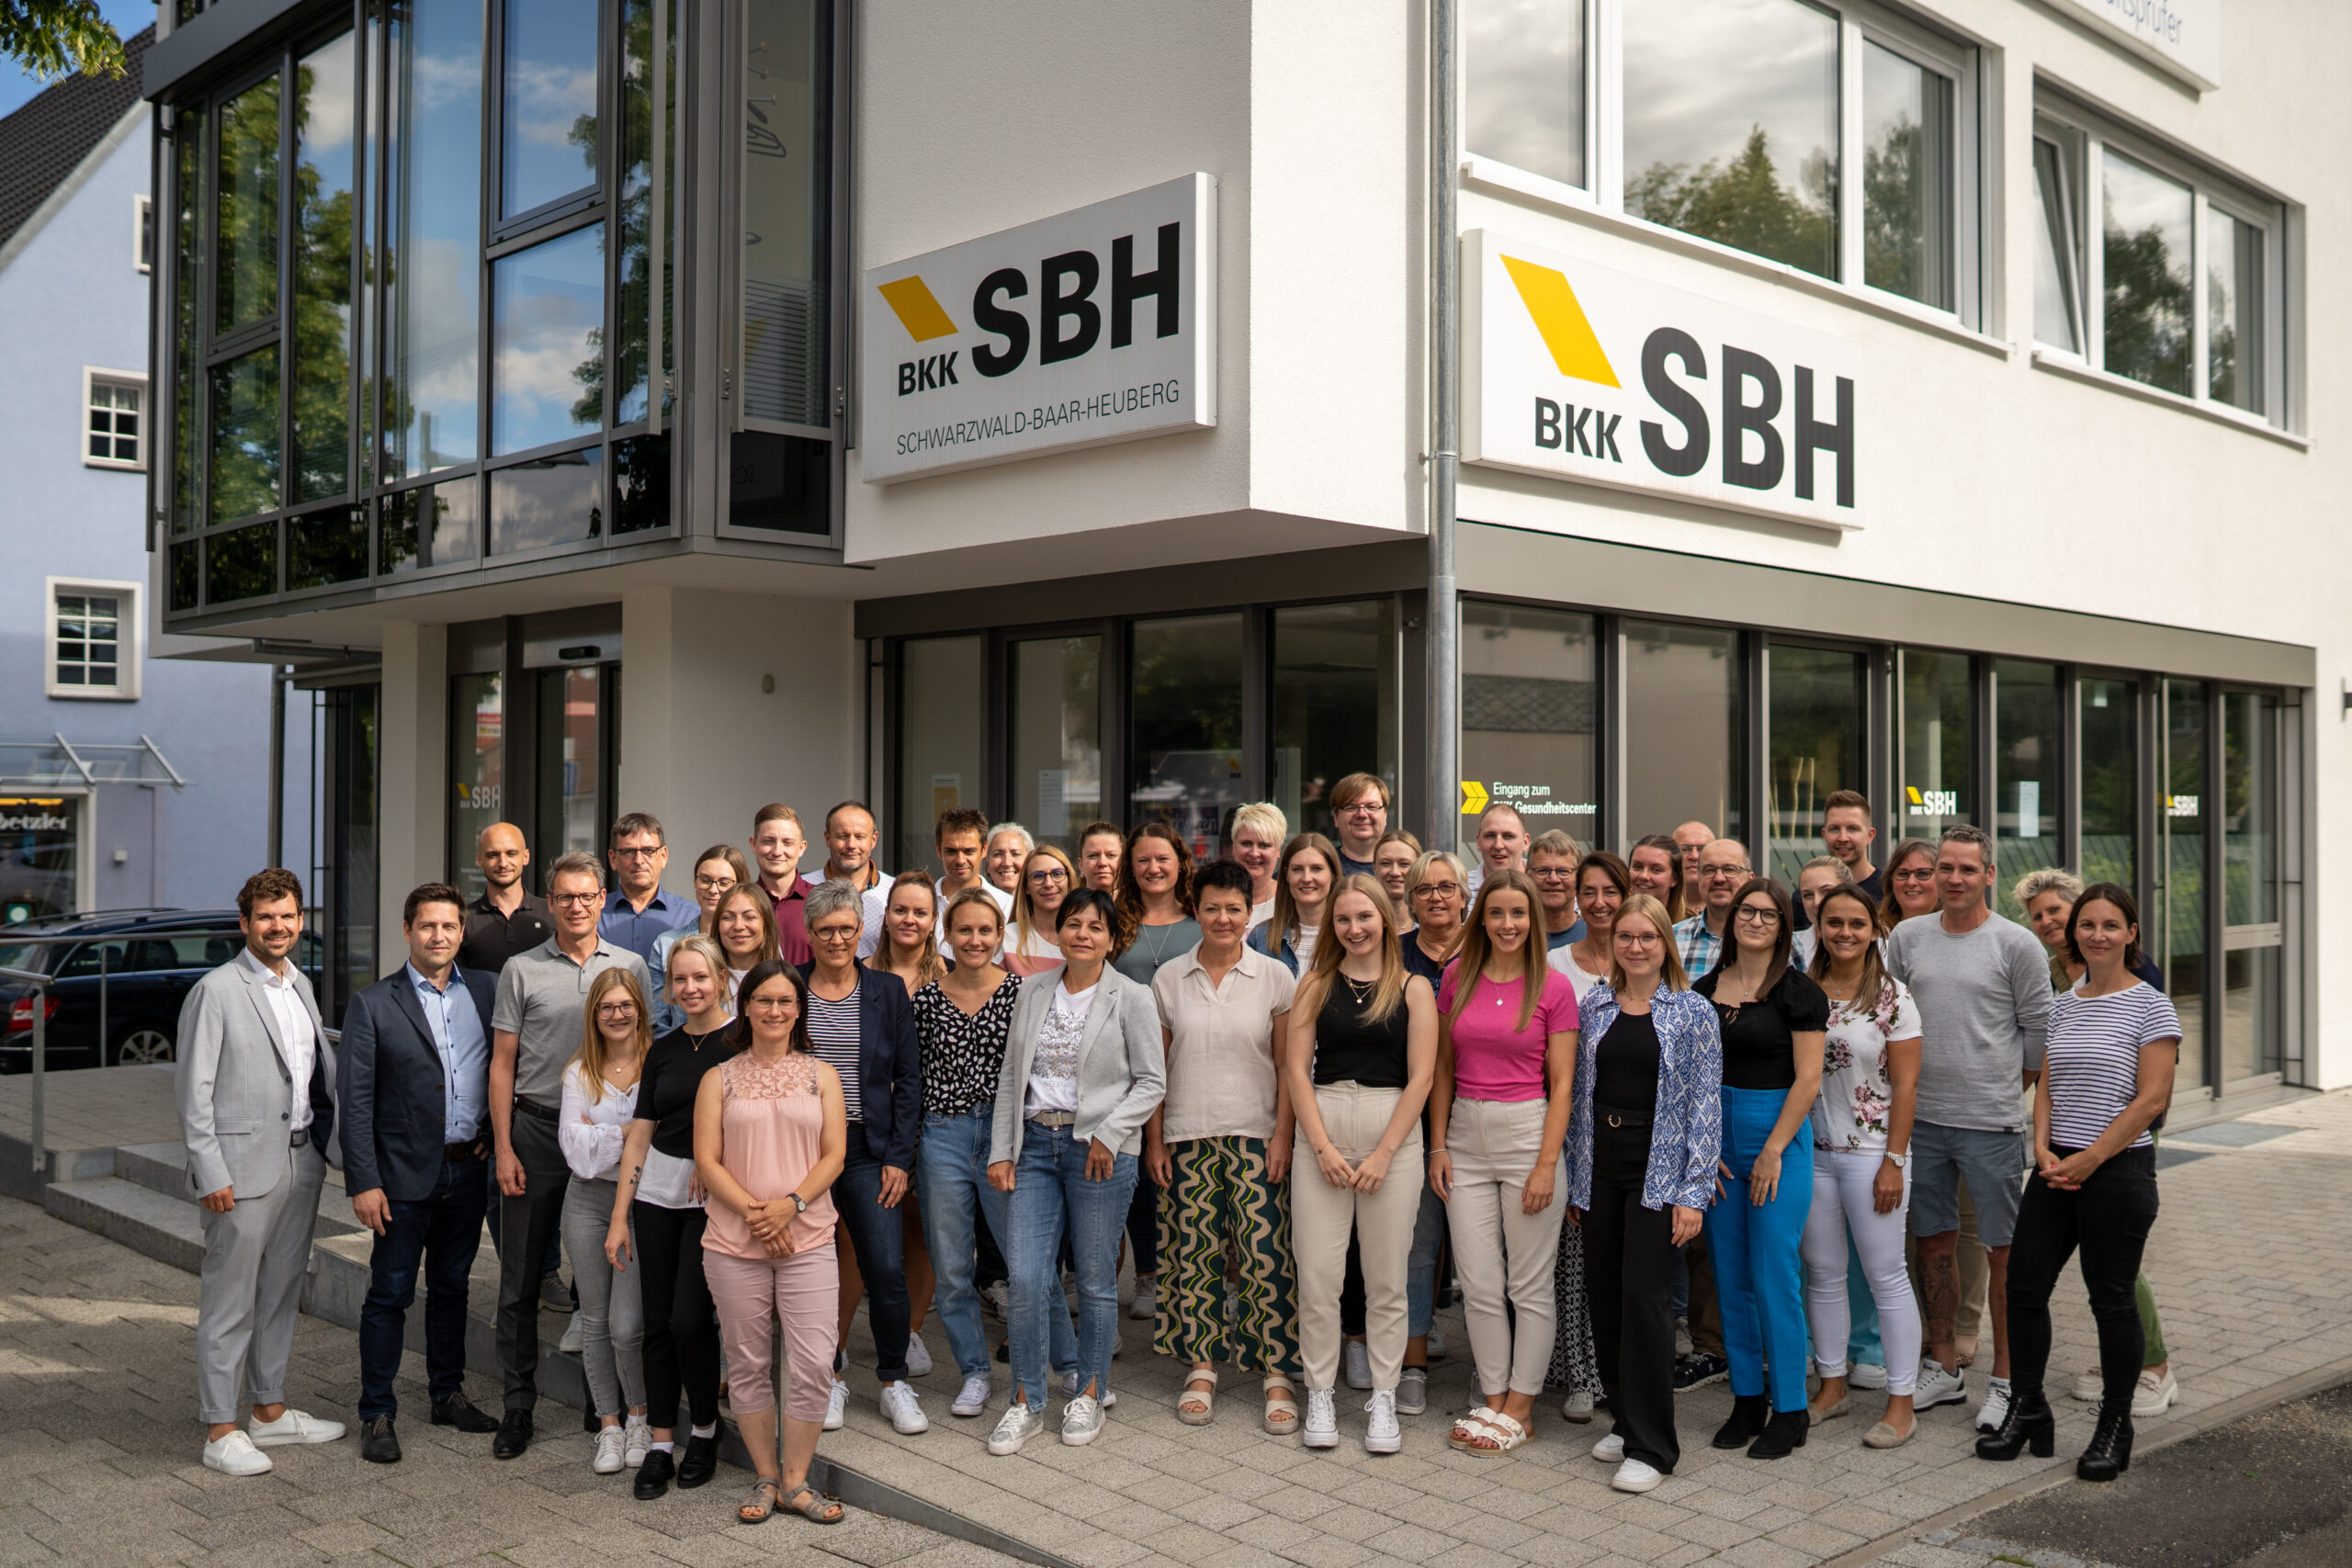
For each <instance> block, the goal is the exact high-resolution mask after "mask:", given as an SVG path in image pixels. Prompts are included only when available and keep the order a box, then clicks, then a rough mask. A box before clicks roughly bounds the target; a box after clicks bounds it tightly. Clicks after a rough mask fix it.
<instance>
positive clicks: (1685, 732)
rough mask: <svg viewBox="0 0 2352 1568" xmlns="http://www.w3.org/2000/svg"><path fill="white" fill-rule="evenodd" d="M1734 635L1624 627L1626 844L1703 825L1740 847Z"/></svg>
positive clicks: (1743, 829) (1741, 758)
mask: <svg viewBox="0 0 2352 1568" xmlns="http://www.w3.org/2000/svg"><path fill="white" fill-rule="evenodd" d="M1739 636H1740V634H1739V633H1737V632H1736V631H1728V630H1724V629H1720V628H1717V627H1713V626H1670V625H1668V624H1666V623H1664V622H1658V621H1627V622H1626V623H1625V624H1624V637H1625V836H1626V838H1627V839H1628V840H1633V839H1638V838H1640V837H1641V836H1642V835H1644V834H1645V833H1671V832H1672V831H1674V829H1675V828H1676V827H1677V826H1678V825H1679V824H1680V823H1684V822H1703V823H1705V824H1706V825H1707V826H1708V827H1709V828H1710V829H1713V831H1714V833H1715V836H1716V837H1718V838H1728V839H1745V838H1746V836H1747V820H1746V817H1745V814H1744V813H1743V812H1742V810H1741V808H1740V788H1741V784H1740V781H1741V779H1742V777H1743V776H1744V774H1745V771H1746V758H1745V755H1744V748H1743V747H1742V745H1741V742H1740V728H1741V721H1742V719H1743V718H1744V717H1745V707H1744V694H1743V690H1742V688H1743V686H1744V684H1745V682H1742V681H1741V679H1740V668H1739V664H1740V660H1739ZM1750 853H1751V855H1752V854H1753V851H1752V850H1751V851H1750Z"/></svg>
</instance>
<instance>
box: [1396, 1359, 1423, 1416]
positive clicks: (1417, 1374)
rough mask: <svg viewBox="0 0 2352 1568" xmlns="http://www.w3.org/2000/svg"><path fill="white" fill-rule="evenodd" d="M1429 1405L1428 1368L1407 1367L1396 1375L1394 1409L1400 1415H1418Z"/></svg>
mask: <svg viewBox="0 0 2352 1568" xmlns="http://www.w3.org/2000/svg"><path fill="white" fill-rule="evenodd" d="M1429 1407H1430V1370H1429V1369H1428V1368H1427V1367H1407V1368H1406V1369H1405V1370H1404V1371H1401V1372H1399V1373H1397V1414H1398V1415H1400V1416H1419V1414H1420V1413H1421V1412H1422V1411H1424V1410H1427V1409H1428V1408H1429Z"/></svg>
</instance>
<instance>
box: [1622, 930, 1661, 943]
mask: <svg viewBox="0 0 2352 1568" xmlns="http://www.w3.org/2000/svg"><path fill="white" fill-rule="evenodd" d="M1657 942H1658V937H1657V932H1656V931H1619V932H1618V933H1617V944H1618V945H1619V946H1620V947H1656V946H1657Z"/></svg>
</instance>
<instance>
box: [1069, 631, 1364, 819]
mask: <svg viewBox="0 0 2352 1568" xmlns="http://www.w3.org/2000/svg"><path fill="white" fill-rule="evenodd" d="M1241 644H1242V630H1241V616H1240V615H1239V613H1238V612H1236V613H1232V614H1227V615H1185V616H1182V617H1180V618H1175V619H1170V620H1157V621H1137V622H1136V623H1135V626H1134V629H1133V630H1132V632H1131V633H1130V634H1129V654H1128V660H1129V664H1130V673H1129V677H1128V682H1127V709H1128V713H1129V715H1130V719H1129V725H1128V736H1129V739H1128V742H1127V773H1128V778H1127V826H1128V827H1129V828H1130V829H1133V828H1138V827H1141V826H1142V825H1143V824H1144V823H1146V822H1166V823H1169V824H1170V825H1172V826H1173V827H1174V828H1175V829H1176V830H1177V831H1178V832H1179V833H1181V834H1182V835H1183V837H1184V840H1185V842H1186V843H1188V844H1190V845H1192V846H1193V849H1194V851H1195V852H1198V851H1199V850H1200V849H1201V847H1202V846H1204V845H1205V846H1207V847H1208V848H1209V849H1210V850H1212V851H1214V849H1215V848H1216V841H1217V831H1218V829H1219V828H1220V826H1221V825H1222V824H1223V821H1224V818H1225V815H1226V813H1227V812H1229V811H1231V810H1232V809H1233V807H1237V806H1238V805H1240V804H1241V803H1242V802H1243V801H1245V800H1247V799H1249V798H1250V795H1249V794H1248V793H1247V791H1248V784H1249V780H1248V778H1247V776H1246V775H1245V774H1244V773H1243V772H1242V761H1243V759H1242V749H1241V678H1242V677H1241V669H1242V664H1241ZM1333 776H1334V777H1337V776H1338V775H1336V774H1334V775H1333ZM1294 820H1295V819H1294ZM1081 826H1083V823H1082V822H1081V821H1080V820H1079V819H1077V818H1073V819H1072V820H1071V823H1070V827H1071V829H1073V830H1075V829H1077V828H1079V827H1081Z"/></svg>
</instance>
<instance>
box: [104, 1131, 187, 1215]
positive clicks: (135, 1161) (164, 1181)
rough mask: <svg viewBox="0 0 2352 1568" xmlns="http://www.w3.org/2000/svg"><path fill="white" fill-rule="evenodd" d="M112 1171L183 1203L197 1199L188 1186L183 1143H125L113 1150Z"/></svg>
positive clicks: (185, 1151) (126, 1179)
mask: <svg viewBox="0 0 2352 1568" xmlns="http://www.w3.org/2000/svg"><path fill="white" fill-rule="evenodd" d="M114 1173H115V1174H116V1175H117V1176H119V1177H121V1178H122V1179H124V1180H125V1181H135V1182H137V1183H139V1185H140V1186H141V1187H145V1188H149V1189H151V1190H154V1191H157V1192H161V1193H162V1194H163V1195H164V1197H166V1198H176V1199H178V1200H179V1201H181V1202H183V1203H193V1202H195V1201H196V1199H197V1194H196V1193H195V1191H194V1190H191V1189H190V1188H189V1186H188V1180H187V1145H185V1144H179V1143H170V1144H129V1145H124V1146H123V1147H121V1148H119V1149H117V1150H115V1151H114Z"/></svg>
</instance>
